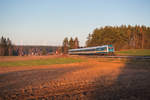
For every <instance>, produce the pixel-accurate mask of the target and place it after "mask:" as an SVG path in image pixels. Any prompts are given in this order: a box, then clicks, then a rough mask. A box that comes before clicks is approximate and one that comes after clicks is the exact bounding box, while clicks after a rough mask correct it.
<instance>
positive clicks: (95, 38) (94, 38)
mask: <svg viewBox="0 0 150 100" xmlns="http://www.w3.org/2000/svg"><path fill="white" fill-rule="evenodd" d="M107 44H112V45H113V46H114V47H115V49H116V50H120V49H149V48H150V27H146V26H138V25H136V26H131V25H128V26H126V25H121V26H105V27H101V28H96V29H95V30H94V31H93V33H92V34H89V36H88V37H87V41H86V46H87V47H91V46H101V45H107Z"/></svg>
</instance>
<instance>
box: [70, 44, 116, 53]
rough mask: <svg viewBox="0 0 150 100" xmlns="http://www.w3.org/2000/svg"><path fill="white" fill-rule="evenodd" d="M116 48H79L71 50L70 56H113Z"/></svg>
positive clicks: (104, 46) (108, 46) (107, 46)
mask: <svg viewBox="0 0 150 100" xmlns="http://www.w3.org/2000/svg"><path fill="white" fill-rule="evenodd" d="M113 52H114V47H113V46H112V45H103V46H96V47H87V48H79V49H69V54H71V55H82V54H87V55H90V54H102V55H105V54H113Z"/></svg>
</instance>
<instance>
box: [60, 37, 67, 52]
mask: <svg viewBox="0 0 150 100" xmlns="http://www.w3.org/2000/svg"><path fill="white" fill-rule="evenodd" d="M62 48H63V53H64V54H67V53H68V48H69V42H68V38H67V37H66V38H65V39H64V40H63V47H62Z"/></svg>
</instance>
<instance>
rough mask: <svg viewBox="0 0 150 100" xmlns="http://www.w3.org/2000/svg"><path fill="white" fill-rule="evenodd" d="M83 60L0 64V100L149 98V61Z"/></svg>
mask: <svg viewBox="0 0 150 100" xmlns="http://www.w3.org/2000/svg"><path fill="white" fill-rule="evenodd" d="M48 57H49V56H47V57H8V58H7V57H5V58H0V59H3V60H1V61H16V60H17V61H18V60H33V59H47V58H48ZM55 57H56V56H55ZM57 57H58V56H57ZM84 59H86V60H87V61H86V62H80V63H72V64H59V65H57V64H56V65H41V66H30V67H28V66H16V67H0V100H150V60H143V59H137V60H135V59H105V58H103V59H101V58H87V57H85V58H84Z"/></svg>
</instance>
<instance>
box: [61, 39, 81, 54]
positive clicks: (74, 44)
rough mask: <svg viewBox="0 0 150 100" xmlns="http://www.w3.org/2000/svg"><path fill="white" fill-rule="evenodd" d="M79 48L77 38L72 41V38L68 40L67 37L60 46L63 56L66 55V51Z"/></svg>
mask: <svg viewBox="0 0 150 100" xmlns="http://www.w3.org/2000/svg"><path fill="white" fill-rule="evenodd" d="M76 48H79V40H78V38H77V37H75V39H73V38H72V37H71V38H70V39H68V38H67V37H65V38H64V40H63V44H62V52H63V53H64V54H67V53H68V49H76Z"/></svg>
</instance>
